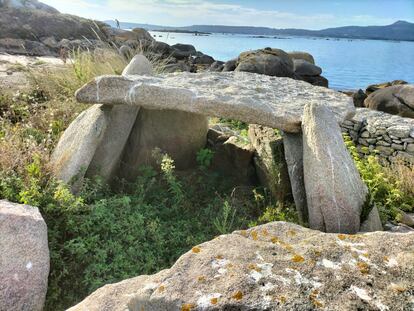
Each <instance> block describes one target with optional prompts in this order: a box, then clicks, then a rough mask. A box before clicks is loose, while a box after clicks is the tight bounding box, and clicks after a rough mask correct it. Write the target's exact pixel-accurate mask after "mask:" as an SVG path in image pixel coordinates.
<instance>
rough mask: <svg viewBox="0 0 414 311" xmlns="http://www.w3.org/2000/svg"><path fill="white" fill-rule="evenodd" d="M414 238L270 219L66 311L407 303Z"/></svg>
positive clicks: (337, 309)
mask: <svg viewBox="0 0 414 311" xmlns="http://www.w3.org/2000/svg"><path fill="white" fill-rule="evenodd" d="M413 239H414V233H407V234H392V233H385V232H376V233H371V234H358V235H344V234H326V233H321V232H318V231H313V230H309V229H305V228H303V227H300V226H297V225H293V224H289V223H284V222H276V223H269V224H266V225H263V226H260V227H255V228H252V229H250V230H247V231H236V232H234V233H233V234H229V235H222V236H219V237H217V238H216V239H214V240H212V241H210V242H206V243H203V244H201V245H198V246H195V247H194V248H192V249H191V250H190V251H189V252H188V253H186V254H184V255H183V256H182V257H181V258H180V259H179V260H178V261H177V262H176V263H175V264H174V266H173V267H171V268H170V269H168V270H164V271H161V272H160V273H158V274H155V275H152V276H139V277H136V278H133V279H129V280H125V281H123V282H120V283H117V284H112V285H107V286H104V287H102V288H100V289H98V290H97V291H96V292H94V293H93V294H92V295H90V296H89V297H87V298H86V299H85V300H84V301H82V302H81V303H80V304H78V305H77V306H74V307H73V308H71V309H69V310H70V311H84V310H88V311H98V310H99V311H100V310H111V311H125V310H146V311H164V310H165V311H166V310H171V311H175V310H177V311H179V310H194V311H197V310H244V311H247V310H284V311H285V310H292V311H293V310H314V309H324V310H332V311H342V310H404V308H405V309H407V308H408V309H410V308H411V307H413V306H414V301H413V299H412V295H410V291H411V290H412V287H413V286H414V281H413V278H412V276H413V275H414V245H413V242H412V241H413ZM229 246H231V247H229ZM333 297H334V298H335V299H333Z"/></svg>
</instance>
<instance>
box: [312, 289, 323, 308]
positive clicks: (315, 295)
mask: <svg viewBox="0 0 414 311" xmlns="http://www.w3.org/2000/svg"><path fill="white" fill-rule="evenodd" d="M318 295H319V291H318V290H316V289H315V290H313V291H312V292H311V294H310V295H309V300H310V301H311V302H312V304H313V305H314V306H315V307H316V308H322V307H323V306H324V305H323V303H322V302H320V301H319V300H318V299H317V298H318Z"/></svg>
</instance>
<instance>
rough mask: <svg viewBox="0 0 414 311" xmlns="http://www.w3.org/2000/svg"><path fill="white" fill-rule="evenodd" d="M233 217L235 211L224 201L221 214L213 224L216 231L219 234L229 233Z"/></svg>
mask: <svg viewBox="0 0 414 311" xmlns="http://www.w3.org/2000/svg"><path fill="white" fill-rule="evenodd" d="M235 216H236V209H235V208H233V207H232V206H231V205H230V204H229V202H228V201H225V202H224V205H223V209H222V210H221V213H220V214H219V216H218V217H216V219H214V222H213V223H214V226H215V227H216V229H217V231H218V232H220V234H226V233H230V232H231V231H232V229H233V224H234V218H235Z"/></svg>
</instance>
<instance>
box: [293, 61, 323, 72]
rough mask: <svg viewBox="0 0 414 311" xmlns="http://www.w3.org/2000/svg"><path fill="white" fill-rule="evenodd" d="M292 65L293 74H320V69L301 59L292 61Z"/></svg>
mask: <svg viewBox="0 0 414 311" xmlns="http://www.w3.org/2000/svg"><path fill="white" fill-rule="evenodd" d="M293 64H294V68H295V73H296V74H297V75H300V76H319V75H321V73H322V69H321V68H320V67H318V66H316V65H314V64H312V63H310V62H308V61H306V60H303V59H294V60H293Z"/></svg>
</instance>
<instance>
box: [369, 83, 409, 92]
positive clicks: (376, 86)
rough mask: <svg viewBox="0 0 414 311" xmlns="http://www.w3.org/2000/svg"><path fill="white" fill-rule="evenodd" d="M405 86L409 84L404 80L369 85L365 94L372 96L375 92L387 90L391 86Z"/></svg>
mask: <svg viewBox="0 0 414 311" xmlns="http://www.w3.org/2000/svg"><path fill="white" fill-rule="evenodd" d="M404 84H408V83H407V82H406V81H404V80H394V81H390V82H384V83H378V84H372V85H369V86H368V87H367V88H366V90H365V93H366V94H367V95H370V94H372V93H374V92H375V91H378V90H382V89H385V88H387V87H389V86H394V85H404Z"/></svg>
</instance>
